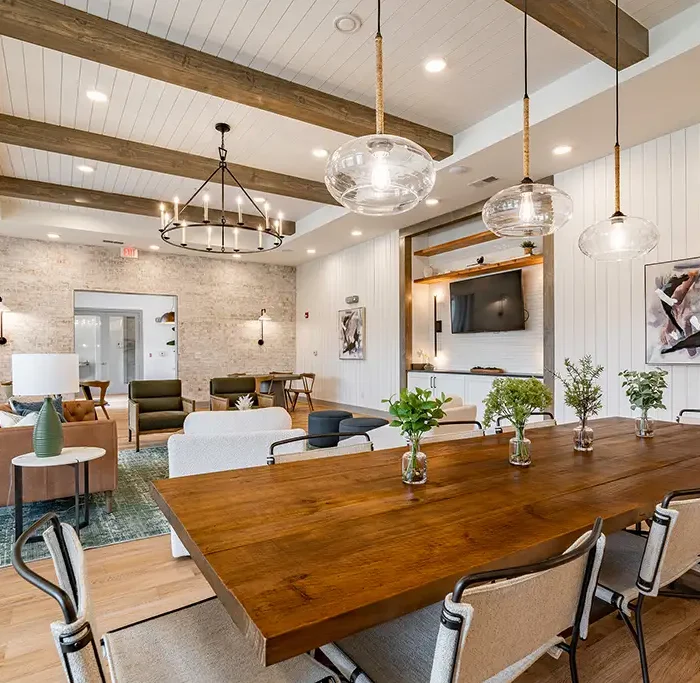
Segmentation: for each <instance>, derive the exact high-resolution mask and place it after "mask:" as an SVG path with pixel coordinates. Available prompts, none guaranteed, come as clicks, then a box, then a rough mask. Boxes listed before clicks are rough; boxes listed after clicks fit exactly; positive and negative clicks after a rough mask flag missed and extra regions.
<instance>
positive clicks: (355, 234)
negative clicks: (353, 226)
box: [350, 230, 362, 237]
mask: <svg viewBox="0 0 700 683" xmlns="http://www.w3.org/2000/svg"><path fill="white" fill-rule="evenodd" d="M350 234H351V235H352V236H353V237H359V236H360V235H361V234H362V230H353V231H352V232H351V233H350Z"/></svg>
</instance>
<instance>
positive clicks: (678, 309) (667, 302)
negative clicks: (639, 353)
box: [644, 257, 700, 365]
mask: <svg viewBox="0 0 700 683" xmlns="http://www.w3.org/2000/svg"><path fill="white" fill-rule="evenodd" d="M644 279H645V301H646V348H647V353H646V360H647V363H650V364H654V365H657V364H669V365H670V364H673V363H679V364H681V363H682V364H688V363H700V257H698V258H692V259H682V260H679V261H665V262H663V263H650V264H647V266H646V267H645V268H644Z"/></svg>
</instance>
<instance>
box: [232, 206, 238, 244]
mask: <svg viewBox="0 0 700 683" xmlns="http://www.w3.org/2000/svg"><path fill="white" fill-rule="evenodd" d="M239 206H240V203H239ZM239 211H240V209H239ZM233 250H234V251H238V228H234V229H233Z"/></svg>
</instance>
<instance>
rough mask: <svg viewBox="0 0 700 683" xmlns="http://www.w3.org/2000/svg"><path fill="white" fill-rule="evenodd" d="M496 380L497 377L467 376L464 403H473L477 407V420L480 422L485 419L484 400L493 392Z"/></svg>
mask: <svg viewBox="0 0 700 683" xmlns="http://www.w3.org/2000/svg"><path fill="white" fill-rule="evenodd" d="M494 379H495V377H492V376H487V375H466V376H465V380H466V381H465V389H466V396H465V397H464V399H465V400H464V402H465V403H473V404H474V405H475V406H476V419H477V420H479V421H481V419H482V418H483V417H484V399H485V398H486V397H487V396H488V393H489V391H491V385H492V384H493V380H494Z"/></svg>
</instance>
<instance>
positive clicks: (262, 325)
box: [258, 308, 272, 346]
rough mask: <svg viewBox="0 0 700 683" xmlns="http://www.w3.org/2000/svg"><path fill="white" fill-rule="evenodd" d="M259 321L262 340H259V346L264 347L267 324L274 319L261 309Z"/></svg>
mask: <svg viewBox="0 0 700 683" xmlns="http://www.w3.org/2000/svg"><path fill="white" fill-rule="evenodd" d="M258 320H259V321H260V339H258V345H259V346H262V345H263V344H264V343H265V323H266V322H270V320H272V318H271V317H270V316H269V315H268V314H267V310H265V309H264V308H261V309H260V317H259V318H258Z"/></svg>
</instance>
